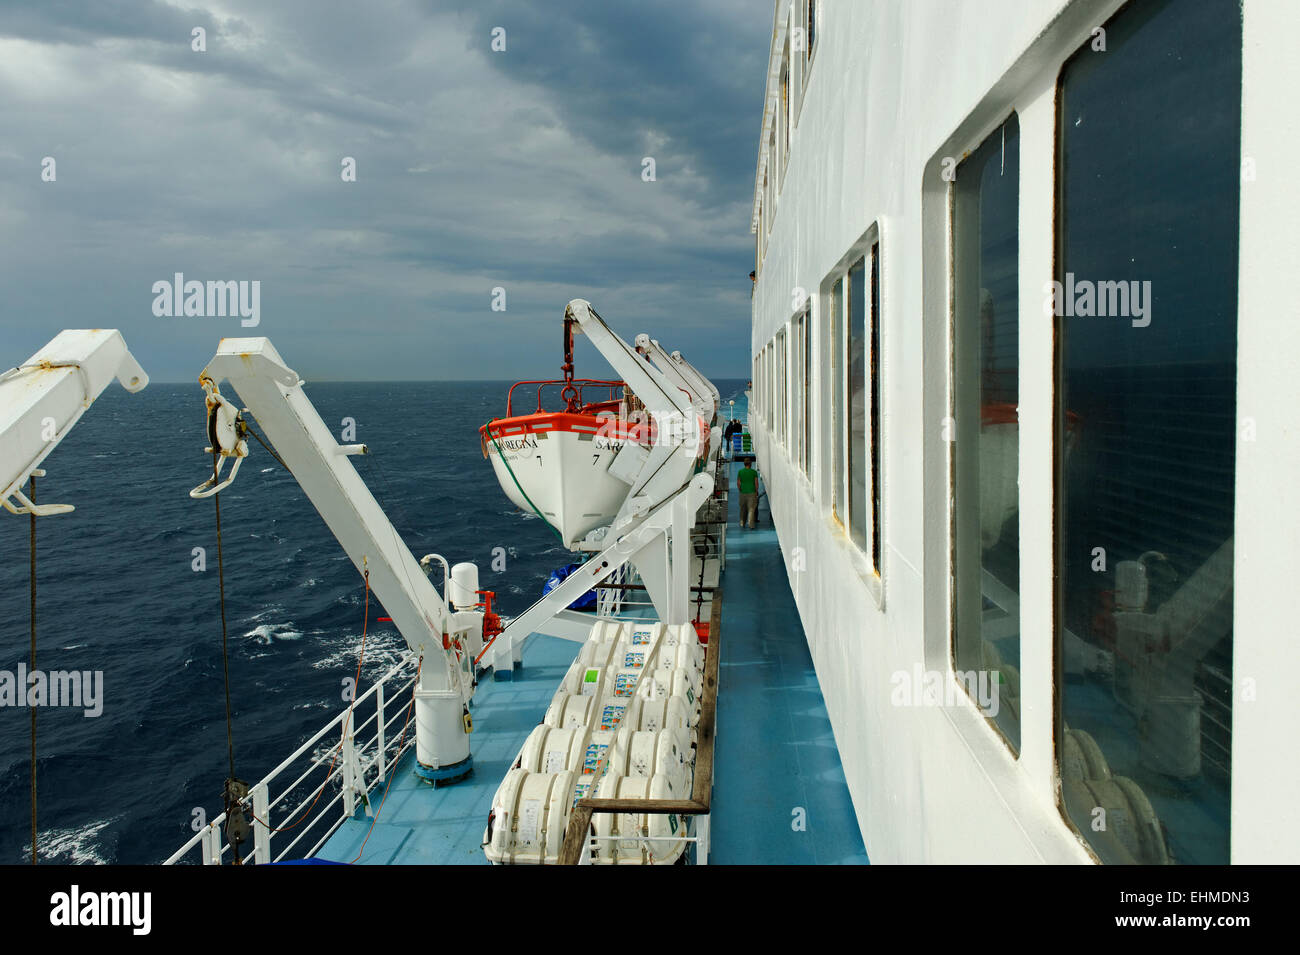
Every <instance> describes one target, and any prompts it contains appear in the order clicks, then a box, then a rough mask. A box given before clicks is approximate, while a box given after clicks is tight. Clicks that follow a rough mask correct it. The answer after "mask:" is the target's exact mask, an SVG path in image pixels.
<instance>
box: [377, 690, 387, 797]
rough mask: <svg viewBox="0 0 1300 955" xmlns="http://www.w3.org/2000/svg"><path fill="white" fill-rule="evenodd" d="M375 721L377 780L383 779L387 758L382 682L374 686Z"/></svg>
mask: <svg viewBox="0 0 1300 955" xmlns="http://www.w3.org/2000/svg"><path fill="white" fill-rule="evenodd" d="M375 721H376V722H377V723H378V724H379V730H378V732H377V733H376V735H375V745H376V746H378V747H379V753H378V755H377V756H376V757H375V758H376V759H377V760H378V761H379V782H380V783H382V782H383V781H384V775H385V772H386V770H385V769H384V763H385V761H386V759H387V753H386V750H385V748H384V684H383V683H380V684H379V685H378V686H376V687H375Z"/></svg>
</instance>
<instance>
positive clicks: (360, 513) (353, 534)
mask: <svg viewBox="0 0 1300 955" xmlns="http://www.w3.org/2000/svg"><path fill="white" fill-rule="evenodd" d="M223 380H225V381H229V382H230V384H231V385H232V386H233V387H234V389H235V391H236V392H237V393H238V395H239V399H240V401H241V402H242V403H243V404H244V406H245V409H246V410H248V411H250V412H251V413H252V414H253V416H254V417H255V418H256V419H257V423H258V424H259V425H260V426H261V428H262V430H263V431H264V432H265V434H266V438H267V440H268V441H269V442H270V444H271V446H272V447H274V448H275V451H276V453H277V454H278V455H279V457H280V458H281V459H282V460H283V462H284V464H285V466H286V467H287V468H288V469H289V471H290V473H291V474H292V475H293V476H294V478H295V479H296V480H297V481H298V484H299V485H300V486H301V487H302V489H303V491H304V493H306V495H307V498H308V500H310V501H311V503H312V506H314V507H315V508H316V510H317V511H318V512H319V513H320V515H321V517H322V518H324V520H325V523H326V525H327V526H328V527H329V529H330V531H331V532H332V533H333V534H334V537H335V538H336V539H337V540H338V542H339V543H340V544H341V545H342V546H343V549H344V551H346V552H347V555H348V557H349V558H351V560H352V563H353V565H354V566H356V568H357V570H358V571H360V572H362V573H368V575H369V582H370V587H371V589H373V590H374V592H375V595H376V596H377V597H378V598H379V600H380V602H381V603H382V604H383V605H384V608H385V609H386V610H387V611H388V612H389V613H390V614H391V615H392V618H393V623H394V625H395V626H396V627H397V629H398V631H399V632H400V633H401V634H402V637H403V638H404V639H405V640H406V643H407V645H408V646H409V647H410V648H411V650H412V651H413V652H414V653H415V654H417V655H418V656H419V657H420V659H421V661H422V662H421V668H420V680H419V683H418V685H417V686H416V688H415V746H416V757H417V759H418V762H419V765H418V767H417V769H416V772H417V773H418V774H419V775H420V776H422V777H423V778H425V779H428V780H433V781H450V780H453V779H460V778H463V777H464V776H465V775H467V774H468V773H469V771H470V769H471V767H472V765H473V763H472V757H471V755H470V749H469V733H470V731H471V729H472V724H471V721H470V719H469V706H468V704H469V699H470V697H471V696H472V695H473V687H474V680H473V664H472V659H473V656H472V655H473V653H475V652H476V651H477V648H478V646H479V645H481V641H482V639H483V613H482V612H481V611H479V610H474V609H469V608H470V607H472V606H473V604H472V603H471V601H473V600H474V590H475V589H476V588H477V570H476V569H474V568H473V565H463V564H458V565H456V569H454V570H453V572H452V574H453V578H452V580H451V581H450V584H449V589H450V590H451V592H452V594H453V602H454V603H455V604H456V607H457V609H456V610H455V611H453V610H451V609H449V608H448V607H447V605H446V603H444V602H443V599H442V597H441V596H439V594H438V591H437V590H436V589H435V588H434V586H433V584H432V583H431V582H430V581H429V579H428V577H426V576H425V573H424V571H423V570H422V568H421V565H420V563H418V562H417V561H416V559H415V557H414V556H413V555H412V554H411V552H410V550H408V549H407V547H406V545H405V544H403V543H402V539H401V537H400V536H399V535H398V533H397V530H396V528H394V527H393V525H392V524H391V523H390V522H389V520H388V518H387V517H386V516H385V514H384V512H383V510H382V509H381V508H380V506H379V503H378V502H377V501H376V500H375V498H374V496H373V495H372V494H371V493H370V491H369V489H368V488H367V487H366V485H365V482H364V481H362V480H361V476H360V475H358V474H357V472H356V469H355V468H353V467H352V462H351V461H349V460H348V457H349V455H353V454H366V453H368V449H367V448H366V446H365V445H363V444H349V445H343V444H339V443H338V442H337V441H335V440H334V436H333V434H332V433H331V432H330V430H329V428H328V427H327V426H326V425H325V422H324V421H322V420H321V417H320V415H319V414H318V413H317V412H316V409H315V408H314V407H313V406H312V403H311V402H310V401H309V400H308V398H307V395H306V394H305V393H304V391H303V388H302V384H303V382H302V379H300V378H299V377H298V374H297V372H295V371H293V369H291V368H289V367H288V366H287V365H286V364H285V363H284V360H283V359H282V358H281V357H280V355H279V353H278V352H277V351H276V350H275V348H274V347H273V346H272V345H271V342H270V340H269V339H266V338H226V339H222V341H221V344H220V345H219V346H218V348H217V354H216V356H215V357H214V358H213V359H212V361H211V362H209V363H208V367H207V368H205V369H204V370H203V373H202V375H200V377H199V383H200V384H201V385H202V386H203V389H204V391H206V392H207V406H208V438H209V441H210V442H211V447H210V448H209V449H208V450H209V453H211V452H212V450H213V449H215V450H216V452H217V455H218V462H217V464H216V466H215V468H214V470H215V472H216V473H214V475H213V477H211V478H209V479H208V480H207V481H206V482H204V483H203V484H201V485H199V486H198V487H196V488H195V489H194V490H193V491H191V492H190V496H191V497H210V496H211V495H213V494H216V493H218V492H219V491H220V490H221V489H222V488H224V487H226V486H228V485H229V484H230V482H231V481H233V480H234V478H235V474H236V473H237V471H238V468H239V463H240V461H241V460H242V459H243V458H244V457H246V456H247V455H248V444H247V441H246V439H245V435H246V434H247V425H246V424H245V423H244V421H243V419H242V417H241V416H240V413H239V410H238V409H237V408H236V407H235V406H234V405H233V404H231V403H230V402H229V401H227V400H226V399H225V398H224V397H223V396H222V394H221V392H220V390H219V387H218V386H219V385H220V383H221V382H222V381H223ZM226 459H234V464H233V466H232V467H231V470H230V472H229V473H228V474H227V475H226V477H225V479H224V480H221V478H220V471H221V467H222V465H223V464H224V463H225V460H226ZM463 568H469V569H470V571H472V572H469V573H464V572H463V571H462V569H463ZM457 571H462V573H464V576H461V575H458V574H457ZM465 580H469V581H472V583H471V584H469V585H466V584H465V583H464V581H465ZM458 584H459V586H458Z"/></svg>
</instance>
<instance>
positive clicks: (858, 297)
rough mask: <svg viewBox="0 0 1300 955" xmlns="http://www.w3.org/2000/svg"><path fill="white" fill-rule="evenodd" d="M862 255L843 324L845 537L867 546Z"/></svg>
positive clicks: (855, 266)
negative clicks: (846, 479) (846, 466)
mask: <svg viewBox="0 0 1300 955" xmlns="http://www.w3.org/2000/svg"><path fill="white" fill-rule="evenodd" d="M866 264H867V263H866V259H865V258H863V259H858V260H857V261H856V262H854V263H853V264H852V265H851V266H849V275H848V279H849V282H848V292H849V295H848V308H847V309H846V310H845V311H846V314H847V327H848V333H849V357H848V361H847V362H846V366H845V367H846V369H847V371H848V385H847V387H848V402H849V403H848V421H849V443H848V450H849V538H850V539H851V540H852V541H853V543H855V544H857V545H858V547H860V548H862V549H863V550H864V551H865V550H866V549H867V362H866V355H867V350H866V341H867V337H866V331H867V293H866V274H867V268H866Z"/></svg>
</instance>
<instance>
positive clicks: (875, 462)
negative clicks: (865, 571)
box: [867, 242, 880, 576]
mask: <svg viewBox="0 0 1300 955" xmlns="http://www.w3.org/2000/svg"><path fill="white" fill-rule="evenodd" d="M868 339H869V341H870V347H871V356H870V362H869V364H868V368H867V374H868V375H869V376H870V380H871V412H870V419H871V421H870V429H871V430H870V434H869V437H870V441H871V569H872V570H874V571H875V572H876V575H877V576H879V575H880V243H879V242H876V243H874V244H873V245H872V246H871V330H870V332H869V333H868Z"/></svg>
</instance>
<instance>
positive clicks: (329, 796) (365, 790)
mask: <svg viewBox="0 0 1300 955" xmlns="http://www.w3.org/2000/svg"><path fill="white" fill-rule="evenodd" d="M415 677H416V667H415V658H414V655H412V654H410V653H407V654H406V655H405V656H403V657H402V659H401V660H400V661H399V662H398V663H397V665H396V666H394V667H393V668H392V669H390V670H389V671H388V672H387V673H385V674H384V675H383V676H382V677H380V678H379V680H378V681H376V682H375V683H374V685H372V686H371V687H370V688H369V689H368V690H366V691H365V692H364V693H362V694H361V695H360V696H358V697H357V698H356V700H355V701H354V702H353V704H352V706H351V707H350V709H345V710H343V712H341V713H339V715H338V716H336V717H334V718H333V719H332V720H330V721H329V722H328V723H326V724H325V725H324V726H323V727H321V729H320V730H319V731H318V732H316V733H315V734H313V735H312V736H311V738H310V739H308V740H307V741H306V742H305V743H303V744H302V745H301V746H299V747H298V749H296V750H295V751H294V752H293V753H292V755H290V756H289V757H288V758H287V759H285V761H284V762H282V763H281V764H280V765H279V766H277V767H275V769H273V770H271V772H269V773H268V774H267V775H266V776H265V777H263V778H262V779H261V780H260V781H259V782H258V783H257V785H255V786H252V787H251V788H250V789H249V795H248V800H247V802H246V804H245V807H244V808H245V812H249V810H251V818H250V825H251V827H252V830H253V848H252V852H251V854H246V856H245V858H246V860H247V861H249V862H253V863H256V864H265V863H268V862H272V861H274V862H280V861H283V860H284V859H286V858H310V857H312V856H314V855H315V854H316V853H317V852H318V851H319V850H320V848H321V846H323V845H324V844H325V842H326V840H328V839H329V837H330V836H332V835H333V834H334V832H335V831H336V830H337V829H338V828H339V826H341V825H342V824H343V822H344V821H345V820H347V819H350V818H351V817H352V815H353V814H354V813H355V811H356V807H357V801H358V800H362V801H363V803H364V804H365V805H366V806H367V812H369V805H370V802H369V799H370V793H371V791H372V790H374V789H375V788H376V787H378V786H382V785H384V783H385V781H386V780H387V778H388V774H389V773H390V772H391V771H392V770H393V767H394V766H396V765H397V762H398V760H399V759H401V757H402V755H403V753H405V752H406V750H408V749H409V748H410V747H412V746H414V745H415V727H414V726H411V727H410V728H409V731H408V732H407V733H406V734H405V738H404V739H403V733H402V730H403V727H404V726H405V725H406V720H407V711H408V709H409V707H410V702H411V695H412V688H413V687H414V686H415ZM349 712H351V717H349V715H348V714H349ZM366 713H369V716H368V717H367V718H365V719H364V721H363V720H362V717H363V716H364V715H365V714H366ZM331 730H337V732H338V733H339V734H340V736H339V741H338V743H336V744H332V745H329V746H328V748H326V749H323V750H316V749H315V747H316V746H317V744H318V743H319V742H320V741H321V740H322V739H324V738H325V737H326V736H327V735H328V734H329V733H330V731H331ZM366 733H369V734H370V735H369V737H366V736H365V734H366ZM358 738H360V739H362V742H360V743H358V742H357V740H358ZM299 766H305V767H306V768H305V769H303V771H302V772H301V774H300V775H298V776H297V777H296V778H295V779H294V780H293V782H291V783H289V785H288V786H287V787H285V788H284V789H283V790H281V791H280V793H279V795H277V796H275V797H274V798H272V797H271V795H270V793H271V784H272V783H273V782H274V781H275V780H277V779H278V778H279V777H280V776H281V775H288V773H289V771H290V770H291V769H293V768H295V767H299ZM336 787H337V788H336ZM295 799H296V801H294V800H295ZM322 800H326V802H325V804H324V805H323V806H320V808H319V810H317V811H316V814H315V815H314V816H311V817H310V818H308V816H307V813H310V812H311V811H312V810H313V809H315V807H316V804H317V803H320V802H321V801H322ZM290 801H293V806H292V808H281V807H282V804H285V803H287V802H290ZM277 819H278V820H279V821H278V822H277V821H276V820H277ZM225 822H226V814H225V813H224V812H223V813H221V815H219V816H217V817H216V818H215V819H213V820H212V821H211V822H209V823H208V824H207V825H205V826H203V827H202V828H201V829H200V830H199V831H198V832H196V833H195V834H194V836H193V838H191V839H190V840H189V841H188V842H186V843H185V845H183V846H181V847H180V849H178V850H177V851H176V852H175V853H173V854H172V855H171V856H170V857H169V858H168V859H167V860H166V861H165V862H164V863H163V865H174V864H175V863H178V862H183V861H190V860H189V859H187V856H190V855H191V854H192V853H193V852H195V851H196V850H197V851H198V852H199V856H200V858H199V859H198V860H197V861H199V862H201V863H202V864H203V865H222V864H223V863H224V862H225V861H226V860H227V858H228V853H230V844H229V843H228V842H223V839H224V838H225V833H224V831H223V830H224V826H225ZM309 834H314V835H313V836H312V837H313V838H315V839H316V841H315V842H314V843H312V844H311V847H310V848H305V849H304V848H299V847H300V846H303V847H305V846H306V845H307V844H308V837H309ZM273 839H274V840H275V841H276V842H277V848H278V849H279V852H278V854H277V855H275V856H274V858H272V855H271V849H272V845H271V844H272V840H273ZM295 850H297V852H296V854H295V855H294V856H290V853H294V852H295ZM245 852H247V850H245Z"/></svg>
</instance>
